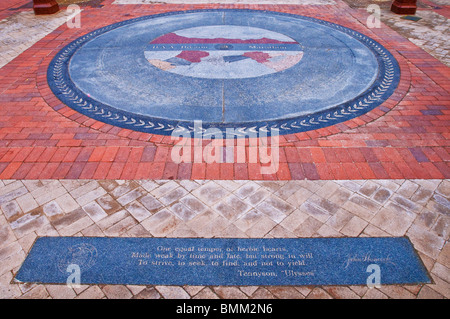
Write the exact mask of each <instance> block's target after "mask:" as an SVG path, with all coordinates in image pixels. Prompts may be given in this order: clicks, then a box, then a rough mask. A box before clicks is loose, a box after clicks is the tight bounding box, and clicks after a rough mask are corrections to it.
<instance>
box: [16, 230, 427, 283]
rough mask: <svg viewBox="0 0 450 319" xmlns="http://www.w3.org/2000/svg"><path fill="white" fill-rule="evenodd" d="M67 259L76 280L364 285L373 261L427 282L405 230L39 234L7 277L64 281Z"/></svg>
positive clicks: (389, 277)
mask: <svg viewBox="0 0 450 319" xmlns="http://www.w3.org/2000/svg"><path fill="white" fill-rule="evenodd" d="M71 264H76V265H77V266H78V267H79V268H80V271H81V276H80V279H81V284H127V285H128V284H129V285H242V286H244V285H250V286H253V285H365V284H366V283H367V278H368V276H369V275H370V274H371V272H370V271H369V272H368V266H369V265H373V264H375V265H377V266H378V267H379V270H380V275H381V276H380V284H381V285H384V284H419V283H430V282H431V281H430V277H429V276H428V273H427V271H426V269H425V267H424V266H423V264H422V262H421V260H420V258H419V257H418V255H417V253H416V252H415V250H414V248H413V246H412V245H411V243H410V241H409V239H408V238H406V237H400V238H299V239H286V238H283V239H238V238H226V239H224V238H214V239H205V238H99V237H43V238H38V239H37V241H36V242H35V243H34V245H33V247H32V249H31V251H30V253H29V254H28V256H27V258H26V260H25V262H24V263H23V265H22V267H21V268H20V270H19V272H18V273H17V275H16V277H15V279H16V280H17V281H20V282H35V283H53V284H65V283H66V282H67V278H68V276H69V275H70V272H67V269H68V266H69V265H71Z"/></svg>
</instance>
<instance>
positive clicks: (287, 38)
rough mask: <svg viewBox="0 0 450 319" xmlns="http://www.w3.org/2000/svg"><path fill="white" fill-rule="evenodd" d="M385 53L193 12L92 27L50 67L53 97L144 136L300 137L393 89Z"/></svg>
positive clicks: (311, 23) (336, 31)
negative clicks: (210, 132)
mask: <svg viewBox="0 0 450 319" xmlns="http://www.w3.org/2000/svg"><path fill="white" fill-rule="evenodd" d="M399 77H400V70H399V67H398V64H397V61H396V60H395V59H394V58H393V56H392V55H391V53H389V51H387V50H386V49H385V48H384V47H383V46H381V45H380V44H379V43H377V42H376V41H374V40H372V39H371V38H369V37H367V36H365V35H363V34H361V33H358V32H356V31H354V30H351V29H348V28H345V27H342V26H340V25H336V24H333V23H329V22H326V21H322V20H317V19H313V18H309V17H302V16H297V15H291V14H284V13H277V12H267V11H253V10H233V9H232V10H199V11H185V12H172V13H166V14H160V15H152V16H145V17H141V18H137V19H133V20H128V21H123V22H119V23H116V24H113V25H110V26H107V27H104V28H101V29H98V30H95V31H93V32H91V33H89V34H87V35H85V36H83V37H81V38H79V39H77V40H75V41H73V42H72V43H70V44H69V45H67V46H66V47H65V48H64V49H62V50H61V51H60V52H59V53H58V54H57V55H56V56H55V58H54V59H53V61H52V62H51V64H50V66H49V69H48V81H49V85H50V87H51V89H52V91H53V92H54V93H55V94H56V95H57V96H58V98H59V99H60V100H61V101H62V102H64V103H65V104H67V105H68V106H69V107H71V108H73V109H75V110H77V111H78V112H81V113H83V114H85V115H87V116H89V117H91V118H94V119H96V120H99V121H102V122H105V123H109V124H112V125H115V126H119V127H123V128H128V129H132V130H136V131H141V132H148V133H153V134H162V135H171V134H173V133H174V132H175V133H177V132H190V133H193V132H194V129H195V127H198V126H194V121H201V127H202V129H207V128H212V127H214V128H218V129H220V130H222V131H223V132H225V131H226V129H227V128H230V129H231V128H232V129H234V130H233V132H234V136H238V137H239V136H246V135H249V134H250V133H252V134H254V133H255V132H256V133H257V132H261V131H263V132H269V133H270V130H273V129H276V130H277V131H278V133H279V134H290V133H295V132H303V131H309V130H313V129H318V128H322V127H326V126H330V125H333V124H336V123H340V122H343V121H346V120H348V119H351V118H355V117H358V116H360V115H362V114H365V113H367V112H368V111H370V110H372V109H373V108H375V107H377V106H378V105H380V104H381V103H382V102H383V101H385V100H386V99H387V98H388V97H389V96H390V95H391V94H392V93H393V91H394V90H395V88H396V87H397V85H398V82H399Z"/></svg>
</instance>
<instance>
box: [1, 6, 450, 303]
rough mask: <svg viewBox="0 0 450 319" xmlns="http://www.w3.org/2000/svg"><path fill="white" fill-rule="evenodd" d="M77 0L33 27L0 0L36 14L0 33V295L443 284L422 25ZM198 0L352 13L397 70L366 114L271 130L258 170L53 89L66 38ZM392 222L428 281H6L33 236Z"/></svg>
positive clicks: (369, 231) (437, 107)
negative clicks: (395, 82) (77, 13)
mask: <svg viewBox="0 0 450 319" xmlns="http://www.w3.org/2000/svg"><path fill="white" fill-rule="evenodd" d="M119 1H126V0H116V2H117V3H118V2H119ZM61 2H62V1H61ZM66 2H67V1H64V3H66ZM69 2H70V1H69ZM73 2H77V1H73ZM79 2H80V1H79ZM82 2H83V5H82V9H83V13H82V16H81V19H82V20H81V21H82V28H81V29H69V28H68V27H67V25H66V24H64V23H62V24H61V21H62V20H63V17H64V15H65V12H64V11H62V13H59V14H58V15H52V16H45V17H42V19H43V20H45V21H49V24H48V25H47V26H43V25H42V24H39V23H36V22H37V21H34V20H32V19H31V20H30V19H29V18H30V17H31V15H30V12H31V6H30V1H26V0H13V1H4V2H2V3H0V27H1V28H2V31H3V26H4V25H8V26H11V27H12V28H15V27H17V23H14V22H15V21H19V20H18V19H19V18H23V17H28V19H29V20H27V21H29V23H31V24H33V23H35V24H34V26H33V25H31V27H30V26H29V27H30V28H28V29H27V28H25V27H24V28H17V34H15V35H14V37H12V38H11V39H10V40H8V36H10V34H6V33H3V32H2V33H1V35H0V43H2V46H0V63H2V62H1V61H5V62H3V63H4V66H3V67H1V68H0V105H1V106H0V298H78V299H83V298H195V299H197V298H299V299H302V298H448V297H449V295H450V278H449V273H450V272H449V268H450V258H449V256H450V246H449V243H448V240H449V229H450V227H449V219H450V217H449V212H450V182H449V180H448V178H449V175H450V170H449V159H450V155H449V153H450V147H449V142H448V137H449V136H450V134H449V133H450V131H449V100H450V95H449V91H450V84H449V83H450V82H449V75H450V71H449V70H450V69H449V67H448V66H446V65H445V64H444V63H446V60H445V59H446V58H448V57H447V55H448V54H447V53H446V51H445V48H441V49H442V50H441V51H438V50H437V49H439V46H434V44H433V41H434V38H436V37H434V36H430V35H428V36H425V37H424V38H423V39H425V40H426V41H424V42H421V41H417V40H414V37H411V32H410V33H409V35H408V34H406V33H405V32H404V31H405V30H404V29H405V28H406V27H405V28H403V27H402V26H401V25H399V23H397V22H396V21H397V20H398V17H394V16H388V15H386V17H387V18H386V19H384V20H383V19H382V20H383V23H382V25H381V28H380V29H369V28H367V27H366V21H367V17H368V13H367V12H366V10H365V8H361V7H360V8H358V7H355V8H353V7H350V6H349V5H348V4H346V3H345V2H343V1H342V0H333V1H329V0H307V1H303V2H302V1H291V0H285V1H276V0H273V1H270V3H269V1H257V0H247V1H242V2H241V3H237V4H230V3H228V2H229V1H228V2H227V1H216V2H218V3H214V4H210V3H199V4H190V5H186V4H180V3H176V2H177V1H173V2H174V3H170V4H169V3H157V4H126V5H120V4H113V2H114V1H113V0H105V1H88V2H86V1H82ZM129 2H133V1H129ZM134 2H138V1H134ZM167 2H170V1H167ZM200 2H207V1H200ZM209 2H211V1H209ZM220 2H223V3H220ZM422 2H424V1H422ZM258 3H259V4H258ZM261 3H262V4H261ZM435 3H438V2H436V1H435ZM439 5H440V6H441V8H440V9H436V8H434V7H431V6H429V7H428V8H426V7H424V8H421V11H420V12H419V13H418V15H419V16H422V17H424V20H425V19H431V18H432V17H434V15H435V14H439V15H440V17H439V19H442V18H441V17H447V18H448V6H445V3H443V4H441V3H439ZM62 8H64V6H62ZM202 8H248V9H256V10H272V11H281V12H288V13H296V14H302V15H305V16H312V17H315V18H319V19H323V20H327V21H331V22H334V23H338V24H341V25H344V26H346V27H350V28H352V29H355V30H357V31H359V32H361V33H364V34H366V35H368V36H370V37H372V38H374V39H375V40H377V41H379V42H380V43H381V44H383V45H384V46H385V47H386V48H387V49H389V50H390V51H391V52H392V53H393V54H394V56H395V57H396V59H397V60H398V62H399V64H400V68H401V81H400V85H399V87H398V88H397V90H396V91H395V93H394V94H393V95H392V96H391V98H390V99H388V100H387V101H386V102H385V103H383V104H382V105H381V106H379V107H378V108H376V109H374V110H373V111H371V112H369V113H367V114H365V115H364V116H361V117H359V118H357V119H353V120H350V121H347V122H344V123H341V124H337V125H334V126H331V127H327V128H324V129H320V130H316V131H309V132H306V133H299V134H291V135H285V136H283V137H282V139H281V145H280V161H281V163H280V170H279V171H278V173H277V174H274V175H261V174H259V168H260V166H261V165H260V164H259V163H254V164H253V163H236V164H232V163H218V164H217V163H216V164H214V163H213V164H207V163H194V164H190V163H181V164H176V163H173V162H172V161H171V160H170V156H169V154H170V151H171V149H172V147H173V144H174V141H171V140H170V137H169V138H168V137H164V136H158V135H150V134H144V133H138V132H133V131H129V130H125V129H120V128H117V127H112V126H110V125H107V124H104V123H101V122H97V121H95V120H92V119H90V118H87V117H85V116H83V115H81V114H78V113H77V112H75V111H73V110H72V109H70V108H68V107H67V106H65V105H63V104H61V102H59V100H58V99H57V98H56V97H55V96H53V94H52V93H51V91H50V89H49V87H48V85H47V80H46V69H47V66H48V64H49V62H50V61H51V59H52V57H53V56H54V55H55V54H56V53H57V52H58V50H60V49H61V48H62V47H63V46H64V45H66V44H67V43H69V42H70V41H72V40H73V39H76V38H77V37H79V36H81V35H83V34H85V33H88V32H90V31H92V30H95V29H97V28H100V27H102V26H105V25H109V24H112V23H115V22H118V21H122V20H126V19H131V18H134V17H139V16H143V15H148V14H156V13H161V12H168V11H180V10H191V9H202ZM40 19H41V18H40ZM394 20H395V21H394ZM439 21H441V20H439ZM443 21H444V20H443ZM384 22H386V24H384ZM402 23H403V20H402ZM408 23H409V24H408V28H409V26H411V22H408ZM445 23H448V20H445ZM49 25H51V26H52V27H51V28H50V29H49V28H47V27H48V26H49ZM414 25H415V26H417V25H419V26H420V21H419V24H418V23H416V24H414ZM408 28H406V29H408ZM30 30H32V31H30ZM442 30H443V29H442ZM440 31H441V29H439V28H437V29H435V32H436V34H439V37H438V38H436V39H435V40H439V41H440V42H439V43H442V42H443V41H445V37H443V35H444V32H443V31H442V32H441V33H442V34H440ZM33 32H34V33H33ZM427 32H428V31H426V32H422V33H427ZM31 33H33V36H30V34H31ZM422 33H421V32H419V34H422ZM447 37H448V36H447ZM434 42H436V41H434ZM447 42H448V41H447ZM428 44H429V45H428ZM444 44H445V43H444ZM430 48H431V49H430ZM427 51H428V52H430V53H428V52H427ZM7 52H15V53H13V54H11V53H7ZM430 54H432V55H430ZM439 59H440V60H441V61H439ZM404 235H406V236H408V237H409V238H410V240H411V241H412V243H413V245H414V247H415V249H416V250H417V251H418V253H419V255H420V257H421V258H422V260H423V262H424V264H425V266H426V267H427V269H428V271H429V272H430V274H431V276H432V277H433V280H434V283H433V284H429V285H414V286H413V285H403V286H401V285H400V286H399V285H396V286H383V287H381V288H380V289H377V288H373V289H369V288H368V287H366V286H348V287H346V286H339V287H338V286H328V287H327V286H323V287H309V286H301V287H300V286H299V287H248V286H243V287H203V286H201V287H197V286H183V287H178V286H111V285H91V286H82V287H81V288H75V289H72V288H68V287H66V286H58V285H37V284H16V283H13V284H11V280H12V278H13V275H14V274H15V273H16V272H17V270H18V268H19V266H20V265H21V263H22V262H23V260H24V258H25V256H26V254H27V253H28V251H29V250H30V248H31V246H32V244H33V242H34V240H35V239H36V238H37V237H38V236H122V237H204V238H210V237H245V238H260V237H265V238H269V237H283V238H286V237H287V238H290V237H293V238H295V237H336V236H348V237H357V236H404Z"/></svg>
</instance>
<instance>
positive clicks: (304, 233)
mask: <svg viewBox="0 0 450 319" xmlns="http://www.w3.org/2000/svg"><path fill="white" fill-rule="evenodd" d="M0 205H1V206H0V207H1V215H0V239H1V241H0V242H1V244H0V295H1V296H2V297H3V298H11V297H20V298H47V297H52V298H105V297H106V298H266V297H267V298H429V297H433V298H443V297H445V298H448V297H449V296H450V293H449V292H450V280H449V277H448V276H449V268H450V250H449V248H450V246H449V243H448V239H449V235H450V232H449V230H450V227H449V224H450V217H449V214H448V212H449V211H450V183H449V182H448V181H446V180H376V181H360V180H356V181H350V180H345V181H203V180H191V181H185V180H181V181H180V180H177V181H175V180H158V181H123V180H29V181H27V180H23V181H18V180H8V181H0ZM405 235H406V236H408V237H409V238H410V240H411V242H412V243H413V245H414V247H415V248H416V249H417V251H418V253H419V255H420V257H421V258H422V260H423V262H424V263H425V266H426V267H427V269H428V271H429V272H430V274H431V276H432V277H433V280H434V282H435V283H434V284H431V285H423V286H422V285H417V286H411V285H406V286H383V287H381V288H380V289H375V288H374V289H369V288H367V287H365V286H348V287H334V286H332V287H331V286H330V287H327V286H324V287H192V286H184V287H176V286H110V285H106V286H104V285H92V286H82V287H81V288H79V289H78V288H77V289H72V288H68V287H66V286H64V285H60V286H58V285H36V284H10V282H11V280H12V278H13V275H14V274H15V273H16V272H17V270H18V268H19V267H20V265H21V263H22V262H23V261H24V259H25V256H26V254H27V253H28V251H29V250H30V248H31V246H32V244H33V242H34V240H35V239H36V238H37V237H38V236H100V237H104V236H108V237H196V238H212V237H234V238H276V237H282V238H297V237H341V236H346V237H358V236H405Z"/></svg>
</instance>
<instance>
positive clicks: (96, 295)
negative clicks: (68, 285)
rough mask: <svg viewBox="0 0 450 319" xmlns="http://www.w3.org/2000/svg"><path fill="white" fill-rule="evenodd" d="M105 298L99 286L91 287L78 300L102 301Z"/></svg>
mask: <svg viewBox="0 0 450 319" xmlns="http://www.w3.org/2000/svg"><path fill="white" fill-rule="evenodd" d="M104 297H105V294H104V293H103V291H102V290H101V289H100V288H99V287H98V286H90V287H89V288H88V289H86V290H84V291H83V292H82V293H81V294H79V295H78V296H77V297H76V299H102V298H104Z"/></svg>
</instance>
